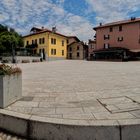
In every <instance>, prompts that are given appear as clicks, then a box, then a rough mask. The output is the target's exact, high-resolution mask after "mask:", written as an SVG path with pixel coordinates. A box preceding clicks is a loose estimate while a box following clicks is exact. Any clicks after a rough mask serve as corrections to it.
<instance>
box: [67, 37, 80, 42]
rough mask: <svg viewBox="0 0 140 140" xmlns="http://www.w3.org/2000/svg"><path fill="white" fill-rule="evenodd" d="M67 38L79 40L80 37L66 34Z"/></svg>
mask: <svg viewBox="0 0 140 140" xmlns="http://www.w3.org/2000/svg"><path fill="white" fill-rule="evenodd" d="M68 38H75V39H76V41H78V42H80V39H79V38H78V37H77V36H68Z"/></svg>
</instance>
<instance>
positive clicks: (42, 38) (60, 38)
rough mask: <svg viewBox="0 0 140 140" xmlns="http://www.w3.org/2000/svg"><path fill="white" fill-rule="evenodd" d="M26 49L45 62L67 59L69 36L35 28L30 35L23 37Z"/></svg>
mask: <svg viewBox="0 0 140 140" xmlns="http://www.w3.org/2000/svg"><path fill="white" fill-rule="evenodd" d="M23 40H24V47H25V48H27V49H28V50H30V51H28V53H30V54H31V55H36V54H38V55H40V56H41V57H42V58H43V59H44V60H57V59H66V57H67V36H65V35H62V34H60V33H57V32H56V28H55V27H54V28H52V31H51V30H48V29H45V28H42V29H40V28H35V27H33V28H32V29H31V31H30V34H29V35H26V36H24V37H23Z"/></svg>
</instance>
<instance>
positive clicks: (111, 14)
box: [86, 0, 140, 23]
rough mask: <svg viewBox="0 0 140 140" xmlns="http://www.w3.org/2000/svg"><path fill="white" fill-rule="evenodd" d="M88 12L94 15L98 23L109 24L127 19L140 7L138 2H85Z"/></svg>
mask: <svg viewBox="0 0 140 140" xmlns="http://www.w3.org/2000/svg"><path fill="white" fill-rule="evenodd" d="M86 2H87V3H88V4H89V10H90V12H95V13H96V20H97V23H98V22H104V23H106V22H111V21H116V20H122V19H126V18H129V12H135V11H136V10H138V8H139V6H140V1H139V0H86Z"/></svg>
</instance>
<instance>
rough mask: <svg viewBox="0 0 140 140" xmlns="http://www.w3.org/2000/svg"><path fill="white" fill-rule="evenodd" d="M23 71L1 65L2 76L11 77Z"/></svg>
mask: <svg viewBox="0 0 140 140" xmlns="http://www.w3.org/2000/svg"><path fill="white" fill-rule="evenodd" d="M21 72H22V71H21V69H20V68H18V67H15V68H13V67H11V66H9V65H5V64H0V75H11V74H15V73H21Z"/></svg>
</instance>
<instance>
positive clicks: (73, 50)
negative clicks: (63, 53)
mask: <svg viewBox="0 0 140 140" xmlns="http://www.w3.org/2000/svg"><path fill="white" fill-rule="evenodd" d="M87 48H88V47H87V46H86V45H85V44H84V43H83V42H82V41H80V40H79V39H78V38H77V37H76V36H70V37H68V46H67V58H68V59H75V60H83V59H85V58H86V57H87Z"/></svg>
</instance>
